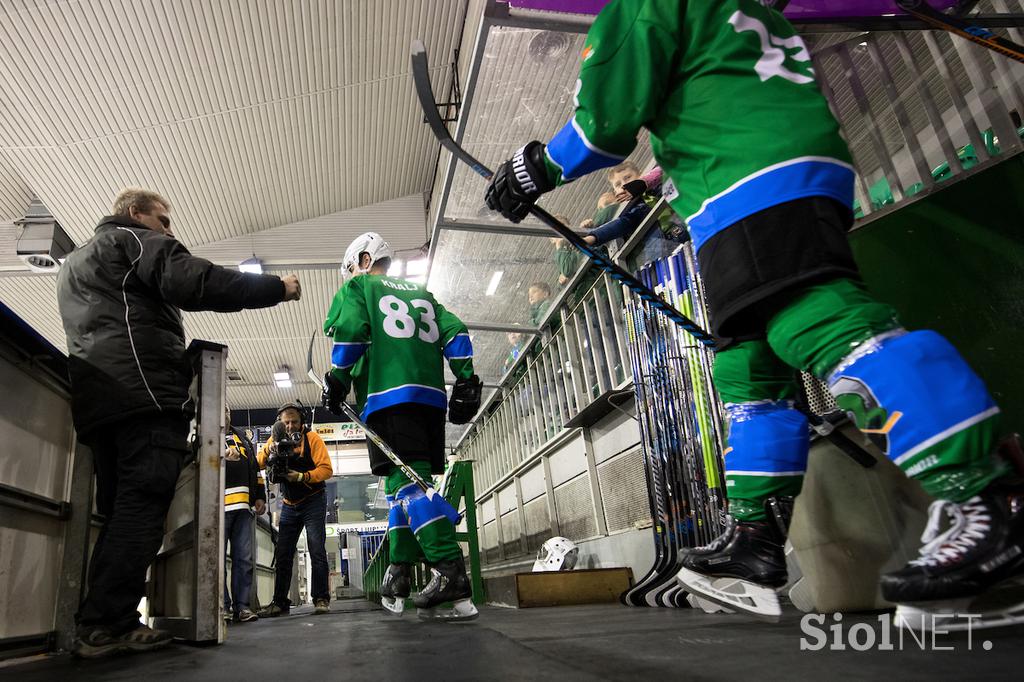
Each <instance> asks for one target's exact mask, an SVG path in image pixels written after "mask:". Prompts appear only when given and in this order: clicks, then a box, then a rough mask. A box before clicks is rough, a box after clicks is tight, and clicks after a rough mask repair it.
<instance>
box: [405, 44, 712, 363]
mask: <svg viewBox="0 0 1024 682" xmlns="http://www.w3.org/2000/svg"><path fill="white" fill-rule="evenodd" d="M412 80H413V84H414V85H415V87H416V95H417V96H418V97H419V100H420V106H421V107H422V108H423V115H424V117H425V118H426V121H427V125H429V126H430V130H431V132H433V133H434V137H436V138H437V141H438V142H440V143H441V146H443V147H444V148H445V149H447V150H448V151H450V152H451V153H452V155H453V156H455V158H457V159H458V160H459V161H462V162H463V163H465V164H467V165H468V166H469V167H470V168H472V169H473V172H474V173H476V174H477V175H479V176H480V177H482V178H484V179H485V180H490V179H491V175H492V173H491V171H490V169H488V168H487V166H485V165H484V164H482V163H480V162H479V161H478V160H477V159H476V158H474V157H473V156H472V155H471V154H470V153H469V152H467V151H466V150H465V149H463V148H462V147H461V146H460V145H459V143H457V142H456V141H455V140H453V139H452V136H451V135H450V134H448V128H446V127H445V125H444V121H442V120H441V115H440V114H439V113H437V104H436V102H437V100H435V99H434V91H433V89H432V88H431V86H430V68H429V65H428V63H427V49H426V48H425V47H424V46H423V42H422V41H420V40H414V41H412ZM530 213H531V214H533V215H534V216H535V217H536V218H538V219H539V220H540V221H541V222H543V223H544V224H545V225H547V226H548V227H550V228H551V229H552V230H554V231H555V232H557V233H558V236H560V237H562V238H563V239H565V240H566V241H568V242H569V243H570V244H572V245H573V246H575V247H576V248H577V249H578V250H579V251H581V252H582V253H583V254H584V255H585V256H587V258H589V259H590V260H591V262H592V263H593V264H594V265H596V266H597V267H598V268H599V269H600V270H602V271H603V272H605V273H606V274H608V276H610V277H611V278H612V279H614V280H615V281H617V282H619V283H620V284H622V285H624V286H626V287H627V288H628V289H629V290H630V291H632V292H633V293H634V294H636V295H637V296H639V297H640V298H641V299H642V300H644V301H646V302H647V303H648V304H649V305H651V306H652V307H653V308H656V309H657V310H659V311H661V313H662V314H664V315H665V316H666V317H668V318H669V319H670V320H672V321H673V322H674V323H676V324H677V325H679V327H680V328H682V329H683V330H685V331H686V332H688V333H689V334H690V335H691V336H693V337H694V338H695V339H697V340H698V341H700V342H701V343H703V344H704V345H705V346H708V347H710V348H714V347H715V339H714V337H713V336H711V334H709V333H708V332H707V331H706V330H704V329H703V328H702V327H701V326H700V325H698V324H697V323H696V322H694V321H693V320H691V319H690V318H688V317H687V316H686V315H683V314H682V313H681V312H679V311H678V310H676V309H675V307H673V306H672V305H669V304H668V303H666V302H665V300H664V299H663V298H661V297H660V296H658V295H657V294H655V293H654V292H653V291H651V290H650V289H649V288H648V287H647V286H645V285H644V284H643V283H642V282H641V281H640V280H638V279H637V278H636V277H634V276H633V275H631V274H630V273H628V272H626V271H625V270H623V269H622V268H620V267H619V266H618V265H616V264H615V263H613V262H611V261H610V260H608V258H606V257H605V256H603V255H601V254H600V253H599V252H598V251H596V250H594V249H593V248H591V246H590V245H589V244H587V243H586V242H585V241H583V238H582V237H580V236H579V235H578V234H576V233H575V232H573V231H572V230H571V229H569V227H568V226H566V225H563V224H562V223H561V221H559V220H558V219H557V218H555V217H554V216H553V215H551V214H550V213H548V212H547V211H545V210H544V209H542V208H540V207H539V206H532V207H530Z"/></svg>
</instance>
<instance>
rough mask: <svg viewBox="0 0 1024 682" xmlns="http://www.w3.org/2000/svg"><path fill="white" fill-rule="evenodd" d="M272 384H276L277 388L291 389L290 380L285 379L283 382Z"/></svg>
mask: <svg viewBox="0 0 1024 682" xmlns="http://www.w3.org/2000/svg"><path fill="white" fill-rule="evenodd" d="M274 383H275V384H277V387H278V388H291V387H292V380H291V379H285V380H283V381H281V380H275V381H274Z"/></svg>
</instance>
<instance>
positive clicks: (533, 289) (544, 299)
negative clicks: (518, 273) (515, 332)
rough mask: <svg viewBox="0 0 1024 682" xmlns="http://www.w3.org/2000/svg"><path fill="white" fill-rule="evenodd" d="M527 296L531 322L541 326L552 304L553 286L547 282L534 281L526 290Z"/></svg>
mask: <svg viewBox="0 0 1024 682" xmlns="http://www.w3.org/2000/svg"><path fill="white" fill-rule="evenodd" d="M526 296H527V300H528V301H529V302H530V324H532V325H533V326H534V327H536V326H539V325H540V321H541V320H542V319H544V313H546V312H547V311H548V306H549V305H550V304H551V287H549V286H548V285H547V283H545V282H534V283H533V284H531V285H530V288H529V289H527V290H526Z"/></svg>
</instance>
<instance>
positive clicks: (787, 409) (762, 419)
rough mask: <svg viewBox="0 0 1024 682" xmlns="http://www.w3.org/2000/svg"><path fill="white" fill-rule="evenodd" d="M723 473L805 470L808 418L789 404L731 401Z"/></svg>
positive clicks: (749, 473)
mask: <svg viewBox="0 0 1024 682" xmlns="http://www.w3.org/2000/svg"><path fill="white" fill-rule="evenodd" d="M725 412H726V414H727V415H728V417H729V450H728V451H727V452H726V455H725V473H726V475H730V474H737V475H742V474H746V475H760V476H771V475H773V474H774V475H776V476H777V475H780V474H790V475H795V474H798V473H803V472H804V471H806V469H807V452H808V449H809V447H810V434H809V432H808V426H807V417H805V416H804V415H803V414H801V413H800V412H798V411H796V410H795V409H793V406H792V404H791V403H788V402H784V401H780V402H775V401H763V402H756V403H739V404H736V403H730V404H728V405H726V406H725Z"/></svg>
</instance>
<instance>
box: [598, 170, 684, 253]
mask: <svg viewBox="0 0 1024 682" xmlns="http://www.w3.org/2000/svg"><path fill="white" fill-rule="evenodd" d="M608 182H609V183H611V186H612V192H613V193H614V196H615V201H616V202H618V203H623V202H626V207H625V208H623V209H622V212H621V213H619V215H618V216H617V217H616V218H613V219H612V220H609V221H608V222H606V223H604V224H603V225H599V226H597V227H595V228H594V229H592V230H590V233H589V234H588V235H587V236H585V237H584V238H583V239H584V241H586V242H587V243H588V244H591V245H596V244H604V243H606V242H609V241H611V240H613V239H627V238H629V235H631V234H633V232H634V231H635V230H636V228H637V227H639V226H640V223H641V222H643V220H644V218H645V217H646V216H647V214H648V213H650V212H651V208H653V207H654V205H655V204H656V203H658V199H659V198H660V197H661V169H660V168H655V169H653V170H652V171H650V172H649V173H647V174H646V175H644V176H642V177H641V175H640V169H639V168H637V166H636V164H634V163H633V162H631V161H626V162H624V163H620V164H619V165H618V166H615V167H614V168H612V169H611V170H609V171H608ZM613 206H614V207H616V208H617V206H618V204H613ZM658 223H659V227H660V228H661V231H662V233H663V234H664V235H665V237H666V238H668V239H673V240H676V241H679V240H680V239H681V238H682V235H683V230H682V225H680V224H679V222H678V221H677V220H676V219H675V218H674V216H673V214H672V213H671V212H670V211H666V212H664V213H663V214H662V215H661V217H659V219H658Z"/></svg>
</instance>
